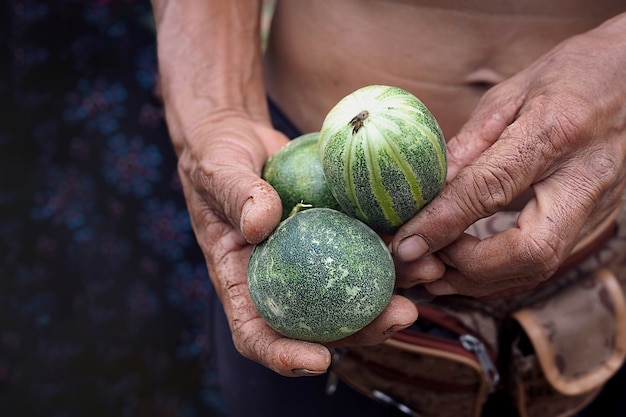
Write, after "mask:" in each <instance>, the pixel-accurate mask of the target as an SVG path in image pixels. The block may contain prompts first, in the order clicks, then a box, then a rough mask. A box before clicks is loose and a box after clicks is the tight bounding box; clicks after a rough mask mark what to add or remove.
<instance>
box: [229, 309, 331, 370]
mask: <svg viewBox="0 0 626 417" xmlns="http://www.w3.org/2000/svg"><path fill="white" fill-rule="evenodd" d="M233 340H234V342H235V346H236V348H237V350H238V351H239V352H240V353H241V354H242V355H243V356H245V357H246V358H248V359H251V360H253V361H255V362H258V363H261V364H263V365H265V366H266V367H268V368H269V369H271V370H273V371H274V372H276V373H279V374H280V375H284V376H315V375H321V374H323V373H325V372H326V371H327V370H328V367H329V366H330V363H331V353H330V351H329V350H328V348H327V347H325V346H323V345H321V344H318V343H312V342H305V341H300V340H294V339H289V338H286V337H283V336H281V335H279V334H278V333H277V332H276V331H274V330H272V329H271V328H270V327H269V326H268V325H267V324H266V323H265V322H264V321H263V319H262V318H261V317H258V318H255V319H251V320H248V321H246V322H245V323H243V324H242V325H241V326H237V325H236V324H235V326H234V328H233Z"/></svg>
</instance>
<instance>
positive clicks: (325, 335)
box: [248, 208, 395, 342]
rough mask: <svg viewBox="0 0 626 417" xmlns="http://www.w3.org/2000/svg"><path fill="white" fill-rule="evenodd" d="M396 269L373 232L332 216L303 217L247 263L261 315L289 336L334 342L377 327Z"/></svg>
mask: <svg viewBox="0 0 626 417" xmlns="http://www.w3.org/2000/svg"><path fill="white" fill-rule="evenodd" d="M394 284H395V268H394V263H393V260H392V258H391V255H390V253H389V251H388V249H387V246H386V245H385V243H384V242H383V241H382V239H381V238H380V237H379V236H378V234H376V232H374V231H373V230H372V229H371V228H369V227H368V226H366V225H365V224H364V223H362V222H361V221H359V220H357V219H355V218H352V217H349V216H347V215H346V214H344V213H342V212H339V211H336V210H332V209H328V208H310V209H308V210H304V211H300V212H296V213H295V214H293V215H292V216H290V217H289V218H287V219H286V220H284V221H283V222H281V223H280V224H279V225H278V227H277V228H276V230H274V232H273V233H272V234H271V235H270V236H269V237H268V238H267V239H266V240H265V241H263V242H262V243H260V244H258V245H257V246H255V247H254V249H253V251H252V255H251V257H250V261H249V263H248V288H249V291H250V297H251V298H252V302H253V304H254V306H255V307H256V309H257V310H258V312H259V314H260V315H261V317H263V319H264V320H265V321H266V322H267V323H268V324H269V325H270V326H271V327H273V328H274V329H275V330H276V331H278V332H279V333H281V334H283V335H284V336H287V337H290V338H294V339H300V340H308V341H313V342H330V341H333V340H338V339H341V338H343V337H346V336H349V335H351V334H353V333H355V332H357V331H358V330H360V329H362V328H363V327H365V326H366V325H367V324H369V323H370V322H371V321H372V320H374V319H375V318H376V317H377V316H378V315H379V314H380V313H381V312H382V311H383V309H384V308H385V306H386V305H387V304H388V303H389V300H390V298H391V295H392V292H393V288H394Z"/></svg>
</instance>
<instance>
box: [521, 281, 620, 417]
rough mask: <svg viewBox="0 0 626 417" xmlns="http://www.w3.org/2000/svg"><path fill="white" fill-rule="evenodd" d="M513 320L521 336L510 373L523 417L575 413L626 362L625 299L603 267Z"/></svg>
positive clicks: (616, 282) (559, 415)
mask: <svg viewBox="0 0 626 417" xmlns="http://www.w3.org/2000/svg"><path fill="white" fill-rule="evenodd" d="M512 318H513V320H514V322H516V323H517V324H518V326H517V327H518V329H519V333H518V334H517V336H516V337H515V338H514V339H515V340H514V343H513V344H512V347H511V349H512V352H511V370H510V375H511V380H512V381H511V383H512V384H513V389H512V394H513V397H514V398H515V400H516V402H517V408H518V410H519V412H520V415H521V416H522V417H534V416H552V417H561V416H569V415H572V414H573V413H575V412H576V411H578V410H580V409H581V408H583V407H584V406H585V405H587V404H588V403H589V402H590V401H591V400H592V399H593V398H594V397H595V396H596V394H597V393H598V392H599V391H600V390H601V388H602V386H603V385H604V383H605V382H606V381H607V380H608V379H609V378H610V377H611V376H613V375H614V373H615V372H616V371H617V370H618V369H619V368H620V367H621V366H622V364H623V363H624V358H625V355H626V301H625V299H624V292H623V290H622V288H621V286H620V284H619V282H618V280H617V278H616V277H615V275H614V274H613V273H612V272H611V271H609V270H606V269H599V270H597V271H595V272H593V273H591V274H589V275H588V276H586V277H583V278H581V279H580V280H578V281H577V282H575V283H572V285H570V286H567V287H565V288H563V289H561V290H560V291H559V292H558V293H556V294H555V295H554V296H552V297H549V298H547V299H544V300H542V301H540V302H537V303H535V304H533V305H530V306H528V307H525V308H524V309H521V310H519V311H517V312H515V313H514V314H513V316H512Z"/></svg>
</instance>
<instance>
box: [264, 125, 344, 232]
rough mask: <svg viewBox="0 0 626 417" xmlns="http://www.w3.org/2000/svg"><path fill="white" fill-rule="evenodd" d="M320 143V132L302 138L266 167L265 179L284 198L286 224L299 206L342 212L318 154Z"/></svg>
mask: <svg viewBox="0 0 626 417" xmlns="http://www.w3.org/2000/svg"><path fill="white" fill-rule="evenodd" d="M318 139H319V132H313V133H307V134H305V135H302V136H298V137H297V138H295V139H293V140H291V141H290V142H289V143H288V144H287V145H285V146H284V147H282V148H281V149H279V150H278V151H277V152H276V153H275V154H273V155H272V156H270V157H269V159H268V160H267V162H266V163H265V167H264V168H263V174H262V175H263V179H264V180H265V181H267V182H268V183H269V184H270V185H271V186H272V187H274V189H275V190H276V192H278V195H279V196H280V200H281V202H282V203H283V217H282V218H283V220H284V219H286V218H287V216H289V213H290V212H291V210H292V209H293V208H294V207H295V206H296V205H297V204H298V203H303V204H307V205H311V206H312V207H327V208H332V209H335V210H340V209H341V208H340V206H339V203H337V200H335V197H333V194H332V193H331V192H330V189H329V188H328V185H327V184H326V179H325V178H324V172H323V171H322V165H321V163H320V158H319V153H318V151H317V148H318V146H317V143H318Z"/></svg>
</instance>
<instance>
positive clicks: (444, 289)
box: [424, 280, 457, 295]
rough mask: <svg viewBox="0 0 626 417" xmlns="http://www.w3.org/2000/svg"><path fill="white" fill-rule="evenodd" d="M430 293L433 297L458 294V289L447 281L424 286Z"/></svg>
mask: <svg viewBox="0 0 626 417" xmlns="http://www.w3.org/2000/svg"><path fill="white" fill-rule="evenodd" d="M424 286H425V287H426V289H427V290H428V292H429V293H431V294H433V295H451V294H456V293H457V291H456V289H455V288H454V287H453V286H452V285H450V284H448V283H447V282H445V281H441V280H440V281H435V282H431V283H429V284H425V285H424Z"/></svg>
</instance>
